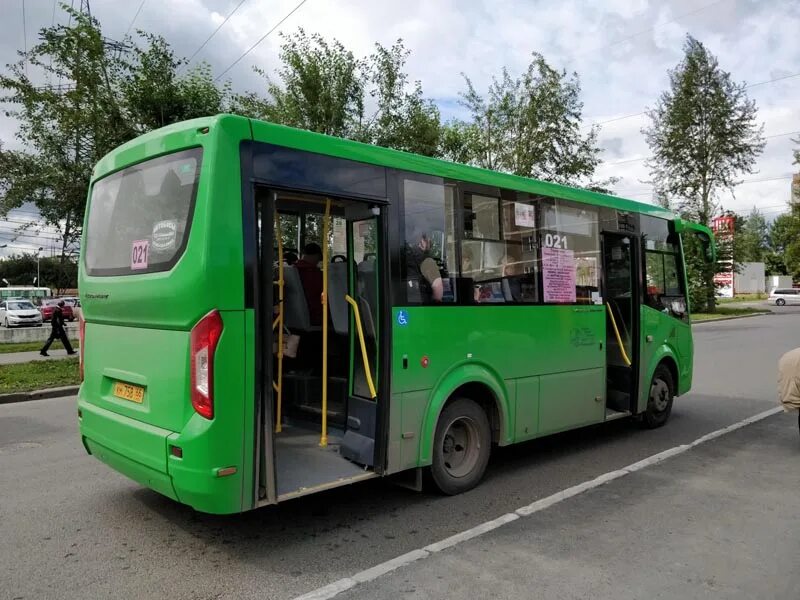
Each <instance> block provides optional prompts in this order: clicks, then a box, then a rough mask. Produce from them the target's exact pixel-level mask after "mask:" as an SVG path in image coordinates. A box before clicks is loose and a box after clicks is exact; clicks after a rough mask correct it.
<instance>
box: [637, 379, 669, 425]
mask: <svg viewBox="0 0 800 600" xmlns="http://www.w3.org/2000/svg"><path fill="white" fill-rule="evenodd" d="M674 399H675V382H674V381H673V380H672V373H671V372H670V370H669V369H668V368H667V367H666V366H665V365H663V364H661V365H658V367H656V372H655V373H653V379H652V380H651V381H650V391H649V393H648V396H647V408H646V409H645V411H644V413H642V426H643V427H645V428H647V429H656V428H657V427H661V426H663V425H664V424H665V423H666V422H667V420H668V419H669V415H670V413H672V401H673V400H674Z"/></svg>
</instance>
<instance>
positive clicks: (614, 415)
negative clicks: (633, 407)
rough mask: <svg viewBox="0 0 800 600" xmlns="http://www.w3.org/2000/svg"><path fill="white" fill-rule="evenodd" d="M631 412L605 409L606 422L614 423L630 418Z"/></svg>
mask: <svg viewBox="0 0 800 600" xmlns="http://www.w3.org/2000/svg"><path fill="white" fill-rule="evenodd" d="M630 416H631V411H629V410H614V409H613V408H606V421H615V420H617V419H624V418H625V417H630Z"/></svg>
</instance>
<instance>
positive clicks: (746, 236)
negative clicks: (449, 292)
mask: <svg viewBox="0 0 800 600" xmlns="http://www.w3.org/2000/svg"><path fill="white" fill-rule="evenodd" d="M742 221H743V222H742V225H741V228H740V229H739V230H738V231H737V232H736V238H735V239H736V246H737V247H738V250H739V256H738V258H739V259H740V262H764V256H765V254H766V252H767V245H768V241H769V227H768V226H767V220H766V219H765V218H764V215H762V214H761V213H760V212H759V210H758V209H757V208H756V207H755V206H754V207H753V210H752V211H751V212H750V214H749V215H748V216H747V218H746V219H742Z"/></svg>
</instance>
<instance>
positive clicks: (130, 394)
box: [114, 381, 144, 404]
mask: <svg viewBox="0 0 800 600" xmlns="http://www.w3.org/2000/svg"><path fill="white" fill-rule="evenodd" d="M114 395H115V396H116V397H117V398H122V399H123V400H130V401H131V402H136V403H137V404H141V403H142V401H143V400H144V388H143V387H139V386H138V385H131V384H129V383H122V382H121V381H117V382H116V383H115V384H114Z"/></svg>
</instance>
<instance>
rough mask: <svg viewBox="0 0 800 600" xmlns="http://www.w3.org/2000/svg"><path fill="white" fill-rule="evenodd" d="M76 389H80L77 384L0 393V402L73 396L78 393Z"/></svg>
mask: <svg viewBox="0 0 800 600" xmlns="http://www.w3.org/2000/svg"><path fill="white" fill-rule="evenodd" d="M78 389H80V386H79V385H65V386H63V387H57V388H50V389H47V390H33V391H32V392H15V393H12V394H0V404H12V403H14V402H27V401H28V400H43V399H45V398H61V397H63V396H74V395H75V394H77V393H78Z"/></svg>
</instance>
